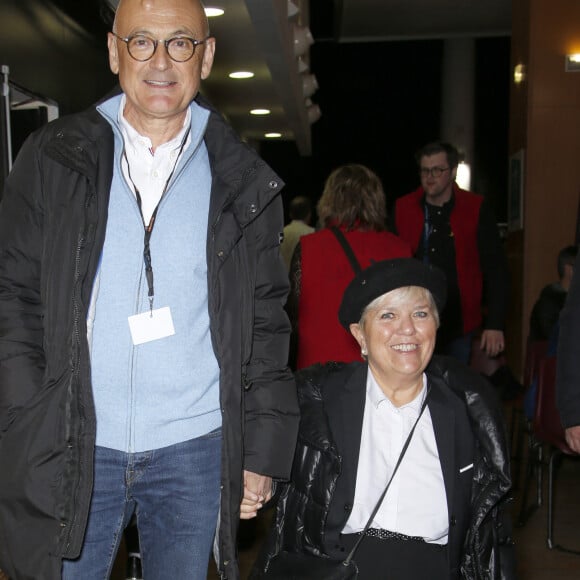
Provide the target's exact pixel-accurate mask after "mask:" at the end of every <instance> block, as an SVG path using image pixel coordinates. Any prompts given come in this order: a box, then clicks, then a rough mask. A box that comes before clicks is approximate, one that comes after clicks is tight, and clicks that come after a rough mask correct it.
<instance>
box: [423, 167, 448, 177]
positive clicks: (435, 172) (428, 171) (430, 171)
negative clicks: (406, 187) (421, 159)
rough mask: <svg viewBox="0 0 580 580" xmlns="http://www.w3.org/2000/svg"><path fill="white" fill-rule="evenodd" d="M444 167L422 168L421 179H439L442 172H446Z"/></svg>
mask: <svg viewBox="0 0 580 580" xmlns="http://www.w3.org/2000/svg"><path fill="white" fill-rule="evenodd" d="M446 170H447V168H446V167H429V168H428V167H422V168H421V170H420V173H421V177H429V175H430V176H431V177H441V175H442V174H443V172H444V171H446Z"/></svg>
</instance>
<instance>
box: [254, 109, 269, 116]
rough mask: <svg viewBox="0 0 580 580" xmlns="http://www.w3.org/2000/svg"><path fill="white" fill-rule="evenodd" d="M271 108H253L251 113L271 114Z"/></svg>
mask: <svg viewBox="0 0 580 580" xmlns="http://www.w3.org/2000/svg"><path fill="white" fill-rule="evenodd" d="M270 112H271V111H270V109H252V110H251V111H250V115H269V114H270Z"/></svg>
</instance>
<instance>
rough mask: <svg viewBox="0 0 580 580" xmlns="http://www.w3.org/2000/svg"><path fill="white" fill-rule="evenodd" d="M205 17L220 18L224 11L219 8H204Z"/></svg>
mask: <svg viewBox="0 0 580 580" xmlns="http://www.w3.org/2000/svg"><path fill="white" fill-rule="evenodd" d="M204 10H205V15H206V16H207V17H208V18H213V17H214V16H221V15H222V14H223V13H224V11H223V10H222V9H221V8H215V7H213V6H206V7H205V9H204Z"/></svg>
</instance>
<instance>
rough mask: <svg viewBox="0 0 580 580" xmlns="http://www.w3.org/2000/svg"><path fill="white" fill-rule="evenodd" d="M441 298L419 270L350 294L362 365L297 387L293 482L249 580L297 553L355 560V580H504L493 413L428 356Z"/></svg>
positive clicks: (507, 551)
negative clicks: (297, 428) (298, 414)
mask: <svg viewBox="0 0 580 580" xmlns="http://www.w3.org/2000/svg"><path fill="white" fill-rule="evenodd" d="M446 287H447V284H446V280H445V276H444V274H443V273H442V272H441V271H440V270H439V269H438V268H436V267H433V266H429V265H426V264H424V263H423V262H420V261H419V260H416V259H414V258H397V259H392V260H384V261H380V262H376V263H374V264H373V265H371V266H370V267H368V268H367V269H366V270H363V271H361V272H360V273H359V274H358V275H357V276H356V277H355V278H354V280H352V282H351V283H350V284H349V285H348V287H347V288H346V290H345V292H344V295H343V298H342V303H341V305H340V310H339V320H340V323H341V324H342V326H343V327H344V328H346V329H349V330H350V332H352V334H353V335H354V336H355V338H356V340H357V341H358V343H359V345H360V347H361V351H362V354H363V356H364V358H365V359H366V361H365V362H354V363H350V364H344V363H327V364H326V365H315V366H313V367H310V368H307V369H304V370H302V371H300V372H299V373H298V374H297V384H298V392H299V401H300V405H301V413H302V420H301V423H300V434H299V437H298V446H297V449H296V452H295V456H294V466H293V469H292V480H291V481H290V482H289V483H288V484H287V485H284V486H281V488H280V490H279V499H278V504H277V510H276V514H275V517H274V521H273V524H272V528H271V530H270V535H269V537H268V539H267V541H266V543H265V545H264V548H263V550H262V553H261V555H260V557H259V558H258V561H257V562H256V564H255V566H254V570H253V573H252V575H251V578H261V577H264V578H270V575H269V567H270V564H271V563H272V562H280V561H285V559H289V558H290V559H291V557H292V554H293V553H294V554H296V553H298V554H301V555H303V556H309V557H310V558H312V557H313V555H314V554H317V555H319V556H324V557H327V558H330V559H334V560H336V561H343V560H344V559H345V558H346V555H347V554H349V553H350V554H352V552H351V550H354V556H353V558H354V562H355V563H356V566H357V568H358V579H359V580H383V579H385V578H388V579H389V580H426V579H441V578H450V579H454V580H457V579H459V578H463V579H471V578H476V577H483V578H486V579H488V580H499V578H507V579H511V578H513V574H512V571H513V553H512V548H511V542H510V541H509V539H508V536H509V533H510V525H509V519H508V516H507V515H506V512H505V511H504V505H505V504H506V503H507V498H508V495H507V494H508V491H509V489H510V486H511V482H510V477H509V471H508V467H507V465H508V460H507V445H506V438H505V433H504V429H503V421H502V416H501V411H500V408H499V405H498V402H497V401H496V400H495V398H494V394H493V393H492V392H490V387H489V385H488V384H487V383H486V382H485V380H484V379H482V378H481V377H480V376H479V375H478V374H477V373H474V372H473V371H471V370H470V369H468V368H467V367H464V366H463V365H462V364H461V363H459V362H457V361H455V360H454V359H442V358H439V357H436V356H433V350H434V348H435V340H436V332H437V326H438V322H439V319H438V312H439V311H440V310H442V308H443V306H444V304H445V300H446V292H447V291H446ZM473 424H477V425H478V428H477V429H473V428H472V425H473ZM387 482H389V483H388V485H387ZM385 488H386V489H387V491H386V495H384V497H382V498H381V494H382V492H383V491H384V490H385ZM375 506H377V508H376V511H375ZM476 506H477V509H475V507H476ZM482 506H496V507H495V508H494V509H493V511H492V510H491V509H490V508H489V507H484V508H482ZM370 514H372V515H370ZM355 546H356V547H355ZM280 553H282V554H284V556H282V560H281V559H280V557H279V556H278V554H280ZM276 565H277V564H274V565H273V569H275V568H276ZM313 567H314V566H313ZM381 570H385V571H387V570H388V574H387V573H386V572H385V573H384V574H383V573H381V572H380V571H381ZM476 570H477V572H476ZM275 577H276V576H275V575H273V576H272V578H275ZM304 577H305V578H308V577H312V578H314V576H308V575H306V576H304Z"/></svg>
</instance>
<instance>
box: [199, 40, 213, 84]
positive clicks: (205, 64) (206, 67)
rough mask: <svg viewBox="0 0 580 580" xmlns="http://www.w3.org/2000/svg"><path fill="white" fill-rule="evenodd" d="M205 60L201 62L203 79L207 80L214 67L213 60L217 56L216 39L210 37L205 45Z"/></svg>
mask: <svg viewBox="0 0 580 580" xmlns="http://www.w3.org/2000/svg"><path fill="white" fill-rule="evenodd" d="M203 49H204V50H203V59H202V61H201V78H202V79H203V80H205V79H207V77H208V76H209V73H210V72H211V67H212V66H213V58H214V56H215V38H214V37H213V36H210V37H209V38H208V39H207V40H206V41H205V43H204V44H203Z"/></svg>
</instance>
